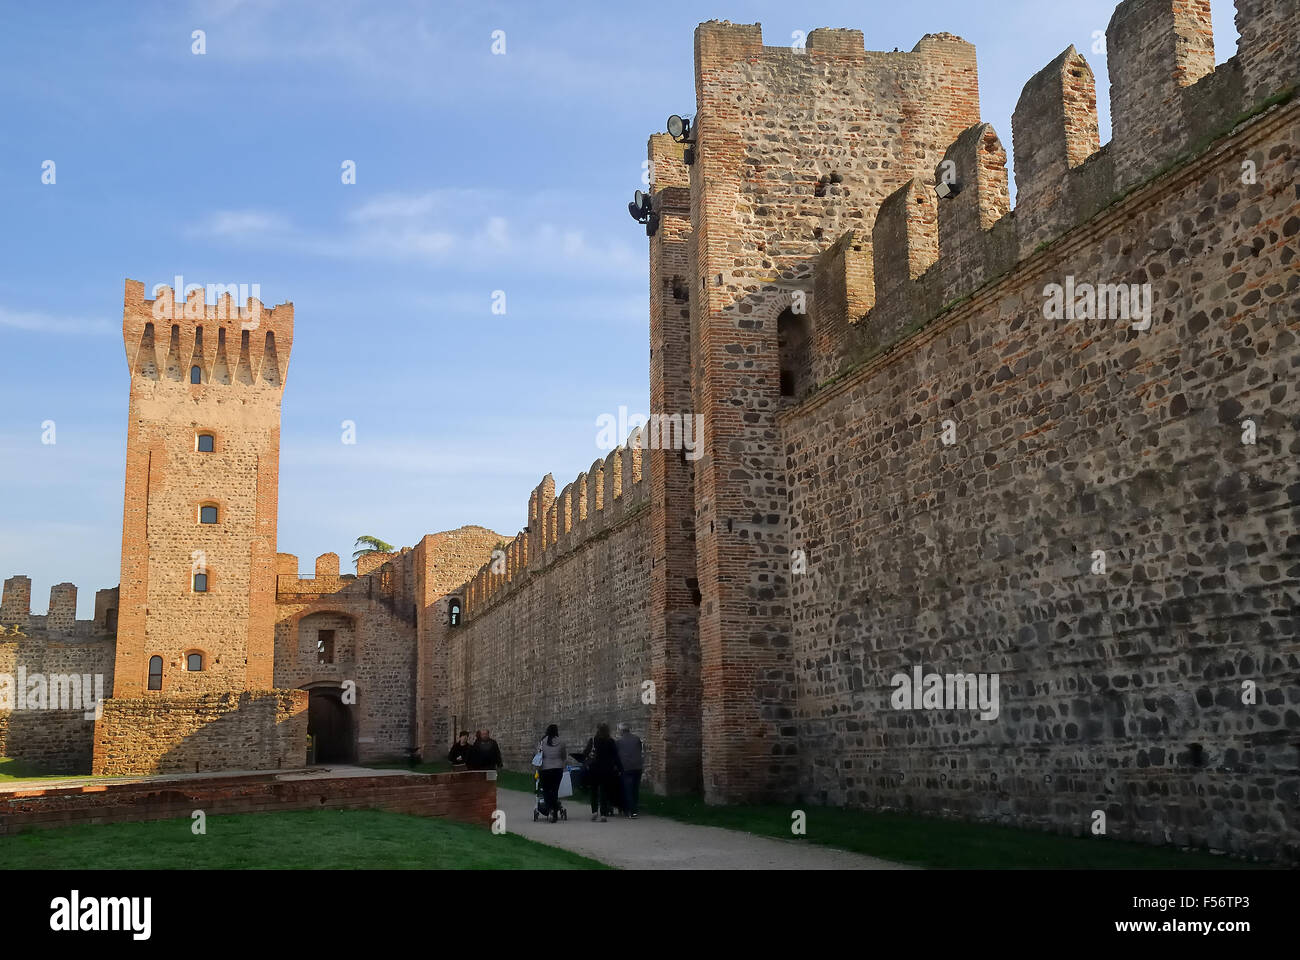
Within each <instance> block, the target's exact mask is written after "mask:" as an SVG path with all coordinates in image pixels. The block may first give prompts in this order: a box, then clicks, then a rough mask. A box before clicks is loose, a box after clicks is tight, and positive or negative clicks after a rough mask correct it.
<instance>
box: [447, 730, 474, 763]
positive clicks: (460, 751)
mask: <svg viewBox="0 0 1300 960" xmlns="http://www.w3.org/2000/svg"><path fill="white" fill-rule="evenodd" d="M469 749H470V742H469V731H468V730H462V731H461V732H460V736H458V737H457V738H456V742H455V743H453V744H452V745H451V753H449V754H447V759H448V760H450V761H451V767H452V769H453V770H455V769H457V768H459V769H461V770H464V769H466V761H467V760H468V758H469Z"/></svg>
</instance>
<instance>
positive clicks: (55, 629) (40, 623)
mask: <svg viewBox="0 0 1300 960" xmlns="http://www.w3.org/2000/svg"><path fill="white" fill-rule="evenodd" d="M118 597H119V590H118V588H117V587H112V588H111V589H107V590H97V591H96V592H95V616H94V619H92V620H78V619H77V587H76V584H72V583H56V584H55V585H54V586H52V587H50V605H49V608H48V612H46V613H45V614H43V615H42V614H33V613H32V581H31V578H30V577H26V576H23V575H21V574H19V575H18V576H14V577H10V578H9V579H7V580H5V582H4V594H3V598H2V599H0V635H3V637H4V638H6V639H12V640H22V639H23V638H24V637H31V636H35V635H41V636H47V637H51V638H57V639H101V638H104V637H112V636H114V635H116V633H117V611H118Z"/></svg>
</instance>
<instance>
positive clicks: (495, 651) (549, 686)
mask: <svg viewBox="0 0 1300 960" xmlns="http://www.w3.org/2000/svg"><path fill="white" fill-rule="evenodd" d="M640 453H641V451H640V450H638V449H636V448H635V447H634V446H631V445H629V447H626V448H621V449H620V450H618V451H615V452H614V453H612V454H611V455H610V458H609V460H607V461H606V463H607V464H608V463H610V462H613V463H617V464H619V475H620V478H621V479H620V482H619V486H618V495H617V497H615V498H612V499H607V498H608V497H609V495H610V493H612V489H611V488H610V487H605V492H604V494H603V495H602V498H601V501H600V504H601V505H600V507H599V508H595V506H594V501H593V502H592V504H591V505H592V510H591V511H590V512H587V513H585V514H583V515H582V519H581V520H579V521H575V522H574V523H570V522H569V521H568V519H567V513H568V511H569V510H572V509H573V504H574V498H573V495H572V488H573V485H570V487H566V488H565V489H566V491H568V493H567V500H568V503H567V504H563V503H561V501H555V502H553V503H550V504H546V503H545V502H544V501H543V503H542V509H541V511H540V512H542V513H549V514H550V515H551V516H552V518H554V517H555V514H556V506H557V504H560V511H561V516H562V517H563V518H564V519H563V520H562V522H557V524H556V530H557V531H560V532H558V533H557V534H556V538H555V539H552V540H551V541H550V542H549V543H548V544H546V546H545V547H544V549H543V550H542V551H541V552H540V553H538V554H536V555H533V554H530V555H529V563H528V565H527V566H524V565H520V566H518V567H517V568H512V567H511V566H510V565H509V564H508V565H507V568H506V569H508V570H511V574H510V576H509V577H507V576H506V574H505V573H502V574H492V573H491V570H490V565H489V566H488V567H485V569H484V570H483V571H480V573H479V574H478V575H477V576H476V577H475V578H474V579H473V580H472V581H470V582H469V583H467V584H465V585H464V586H462V587H461V588H460V589H459V590H457V591H455V592H454V594H453V595H455V596H467V597H471V598H473V599H472V601H471V602H470V604H469V608H468V610H467V615H466V619H465V621H464V623H463V624H462V625H461V626H459V627H454V628H452V627H446V628H445V630H446V643H447V649H448V665H449V675H450V684H449V689H450V694H451V696H450V700H449V704H448V707H449V711H450V713H451V715H452V717H451V718H449V721H448V729H453V727H451V722H452V720H453V719H454V723H455V724H456V725H458V726H459V727H461V728H463V729H468V730H471V731H473V730H476V729H478V728H480V727H487V728H489V729H490V730H491V731H492V735H493V737H494V738H495V739H496V740H497V741H498V742H499V743H500V745H501V752H502V756H503V757H504V759H505V763H506V765H507V766H508V767H511V768H514V769H526V768H527V765H528V761H529V759H530V758H531V757H532V755H533V752H534V750H535V749H536V745H537V741H538V740H539V739H540V737H541V735H542V733H543V732H544V730H545V728H546V726H547V724H550V723H556V724H559V726H560V731H561V734H562V736H563V737H564V738H565V740H566V741H567V742H568V744H569V745H570V748H571V750H580V749H581V748H582V746H583V744H585V743H586V741H587V738H588V737H590V736H591V735H592V733H593V732H594V731H595V727H596V724H598V723H602V722H604V723H608V724H610V726H611V729H612V728H613V726H614V725H615V724H617V723H619V722H627V723H629V724H631V726H632V727H633V729H634V730H635V731H636V732H637V733H638V734H640V735H641V736H642V737H643V738H645V735H646V732H647V729H648V722H649V717H650V712H651V709H652V708H651V707H650V706H648V705H647V704H644V703H642V697H641V692H642V684H643V683H644V681H646V680H649V679H651V672H650V671H651V669H652V664H651V659H650V646H649V645H650V610H649V597H650V553H649V545H650V523H649V518H650V513H649V510H648V509H647V504H646V500H647V494H648V491H649V485H650V484H649V472H648V471H646V472H645V473H642V472H641V464H642V460H641V457H640V456H639V454H640ZM624 467H626V473H624V472H623V470H624ZM602 474H603V478H604V479H606V480H608V478H609V477H610V475H611V474H610V468H609V467H606V468H605V469H604V470H603V471H602ZM587 476H591V475H587ZM548 479H549V478H548ZM545 486H546V484H545V483H544V484H543V487H545ZM598 486H599V485H598V484H597V483H596V482H593V483H591V484H589V485H587V489H588V491H590V492H592V493H593V494H594V490H595V489H596V488H597V487H598ZM551 489H553V484H552V485H551ZM536 499H537V498H536V497H534V500H536ZM548 536H549V534H548ZM498 578H499V579H498ZM494 581H496V582H495V584H494ZM493 586H495V589H491V588H492V587H493ZM444 749H445V748H444ZM652 767H653V763H652V762H651V761H650V760H649V759H648V761H647V768H648V769H650V768H652ZM647 776H649V774H647ZM648 783H649V781H648ZM649 785H651V786H653V784H652V783H650V784H649Z"/></svg>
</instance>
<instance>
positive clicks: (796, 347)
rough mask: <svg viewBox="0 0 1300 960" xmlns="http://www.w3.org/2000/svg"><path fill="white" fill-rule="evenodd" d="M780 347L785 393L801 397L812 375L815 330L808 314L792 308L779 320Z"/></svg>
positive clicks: (777, 328)
mask: <svg viewBox="0 0 1300 960" xmlns="http://www.w3.org/2000/svg"><path fill="white" fill-rule="evenodd" d="M776 333H777V351H778V353H779V355H780V363H781V396H783V397H801V396H803V394H804V393H805V392H806V391H807V389H808V387H810V386H811V385H812V384H811V383H810V381H811V379H812V376H811V374H812V355H811V349H810V347H811V335H810V334H811V331H810V330H809V323H808V315H807V314H799V313H795V312H794V310H792V309H787V310H785V311H783V312H782V314H781V316H779V317H777V320H776Z"/></svg>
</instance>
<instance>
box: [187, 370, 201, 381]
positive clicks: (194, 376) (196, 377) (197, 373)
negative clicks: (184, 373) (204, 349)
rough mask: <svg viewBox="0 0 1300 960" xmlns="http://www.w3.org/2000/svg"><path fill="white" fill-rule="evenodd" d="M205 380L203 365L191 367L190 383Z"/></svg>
mask: <svg viewBox="0 0 1300 960" xmlns="http://www.w3.org/2000/svg"><path fill="white" fill-rule="evenodd" d="M202 382H203V369H202V368H201V367H190V383H202Z"/></svg>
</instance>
